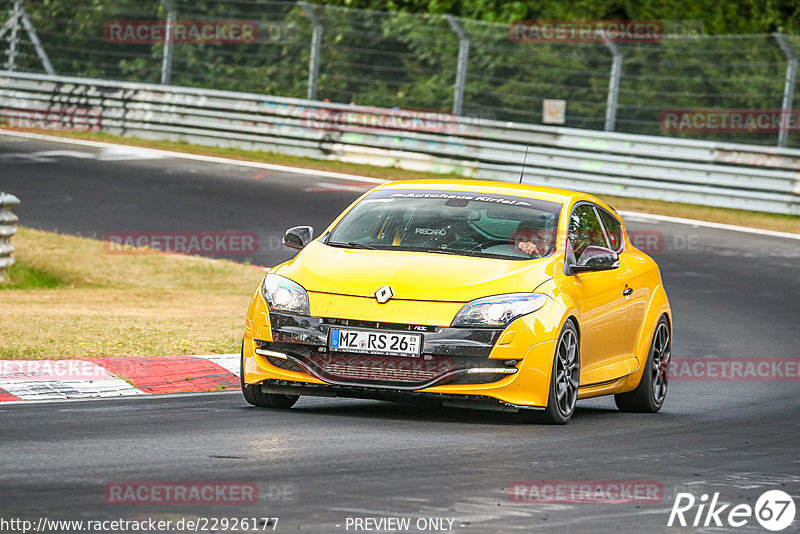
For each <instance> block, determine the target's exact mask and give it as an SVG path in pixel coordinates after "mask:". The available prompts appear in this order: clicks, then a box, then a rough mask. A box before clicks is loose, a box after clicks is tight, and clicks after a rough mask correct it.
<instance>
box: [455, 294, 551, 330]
mask: <svg viewBox="0 0 800 534" xmlns="http://www.w3.org/2000/svg"><path fill="white" fill-rule="evenodd" d="M546 302H547V297H546V296H545V295H542V294H540V293H508V294H505V295H494V296H492V297H484V298H480V299H476V300H473V301H472V302H468V303H467V304H465V305H464V307H463V308H461V309H460V310H459V312H458V313H457V314H456V318H455V319H453V326H506V325H507V324H508V323H510V322H511V321H513V320H514V319H516V318H517V317H522V316H523V315H527V314H529V313H533V312H535V311H536V310H538V309H539V308H541V307H542V306H544V305H545V303H546Z"/></svg>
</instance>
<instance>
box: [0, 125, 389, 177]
mask: <svg viewBox="0 0 800 534" xmlns="http://www.w3.org/2000/svg"><path fill="white" fill-rule="evenodd" d="M0 135H8V136H11V137H23V138H25V139H38V140H41V141H52V142H55V143H69V144H72V145H80V146H88V147H93V148H117V149H118V148H119V147H127V148H132V149H137V148H138V149H139V150H141V151H143V152H147V153H150V154H153V155H159V156H163V157H169V158H180V159H189V160H194V161H204V162H207V163H222V164H225V165H238V166H240V167H252V168H255V169H267V170H271V171H280V172H292V173H296V174H313V175H314V176H324V177H326V178H336V179H338V180H349V181H353V182H369V183H373V184H385V183H386V182H388V181H389V180H383V179H381V178H371V177H369V176H356V175H354V174H344V173H340V172H330V171H320V170H316V169H304V168H302V167H291V166H288V165H274V164H272V163H261V162H258V161H245V160H240V159H231V158H223V157H218V156H202V155H200V154H187V153H185V152H172V151H169V150H161V149H158V148H144V147H137V146H136V145H124V144H116V143H106V142H103V141H89V140H87V139H71V138H69V137H58V136H55V135H44V134H36V133H29V132H15V131H10V130H3V129H0ZM210 148H213V147H210Z"/></svg>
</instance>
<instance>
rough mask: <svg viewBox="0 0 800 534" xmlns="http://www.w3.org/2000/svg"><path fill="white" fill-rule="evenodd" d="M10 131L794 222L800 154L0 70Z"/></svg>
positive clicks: (799, 205) (798, 210)
mask: <svg viewBox="0 0 800 534" xmlns="http://www.w3.org/2000/svg"><path fill="white" fill-rule="evenodd" d="M0 117H1V118H2V119H3V120H4V122H5V123H6V124H7V125H8V126H10V127H22V128H26V127H28V128H64V129H78V130H102V131H104V132H108V133H113V134H122V135H128V136H137V137H142V138H151V139H171V140H184V141H188V142H190V143H197V144H203V145H214V146H222V147H236V148H243V149H253V150H265V151H271V152H279V153H282V154H292V155H299V156H309V157H313V158H321V159H335V160H339V161H348V162H354V163H369V164H373V165H384V166H395V167H400V168H405V169H414V170H422V171H430V172H450V173H456V174H460V175H463V176H469V177H475V178H486V179H492V180H505V181H516V180H517V179H518V178H519V173H520V169H521V166H522V161H523V156H524V154H525V150H526V145H529V148H528V158H527V165H526V169H525V182H526V183H535V184H540V185H552V186H557V187H568V188H573V189H581V190H586V191H592V192H595V193H598V194H608V195H617V196H627V197H637V198H649V199H659V200H666V201H675V202H687V203H693V204H701V205H708V206H722V207H733V208H739V209H749V210H756V211H765V212H774V213H788V214H794V215H800V172H798V171H800V150H794V149H779V148H767V147H762V146H754V145H744V144H726V143H715V142H706V141H692V140H684V139H672V138H667V137H654V136H637V135H628V134H614V133H606V132H597V131H591V130H578V129H569V128H556V127H548V126H537V125H530V124H520V123H513V122H498V121H489V120H482V119H472V118H468V117H455V116H453V115H450V114H449V113H447V112H435V111H414V110H395V109H384V108H371V107H364V106H348V105H342V104H332V103H328V102H319V101H312V100H299V99H290V98H279V97H272V96H265V95H257V94H251V93H236V92H227V91H212V90H206V89H194V88H185V87H170V86H163V85H151V84H134V83H124V82H114V81H107V80H93V79H84V78H67V77H54V76H46V75H37V74H20V73H12V72H8V71H0Z"/></svg>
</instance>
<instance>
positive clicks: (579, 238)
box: [567, 204, 608, 263]
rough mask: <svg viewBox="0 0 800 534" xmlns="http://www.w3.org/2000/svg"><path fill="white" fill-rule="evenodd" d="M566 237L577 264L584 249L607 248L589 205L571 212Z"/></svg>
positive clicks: (600, 227) (598, 223) (578, 207)
mask: <svg viewBox="0 0 800 534" xmlns="http://www.w3.org/2000/svg"><path fill="white" fill-rule="evenodd" d="M567 237H568V238H569V242H570V245H572V251H573V253H574V254H575V261H577V262H578V263H580V261H581V254H583V251H584V250H586V247H608V243H607V242H606V237H605V233H604V232H603V227H602V226H601V225H600V220H599V219H598V218H597V215H596V214H595V211H594V208H593V207H592V206H591V205H590V204H581V205H579V206H577V207H576V208H575V209H573V210H572V215H571V216H570V218H569V228H568V230H567Z"/></svg>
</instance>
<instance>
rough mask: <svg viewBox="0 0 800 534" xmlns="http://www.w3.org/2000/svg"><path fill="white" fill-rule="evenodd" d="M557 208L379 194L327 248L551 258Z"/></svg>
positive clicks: (345, 221)
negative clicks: (549, 256)
mask: <svg viewBox="0 0 800 534" xmlns="http://www.w3.org/2000/svg"><path fill="white" fill-rule="evenodd" d="M560 212H561V204H559V203H557V202H548V201H544V200H536V199H530V198H524V197H515V196H507V195H494V194H479V193H465V192H458V191H425V190H418V191H413V190H408V191H398V190H379V191H375V192H373V193H371V194H370V195H368V196H367V197H366V198H365V199H364V200H362V201H361V202H359V203H358V205H356V206H355V207H354V208H353V209H352V210H350V212H348V213H347V215H345V216H344V217H343V218H342V220H341V221H339V224H337V225H336V227H335V228H334V229H333V230H332V231H331V233H330V235H329V236H328V237H327V239H326V240H325V243H326V244H328V245H330V246H338V247H347V248H374V249H380V250H411V251H423V252H431V253H438V254H457V255H463V256H479V257H486V258H500V259H513V260H529V259H533V258H541V257H544V256H547V255H549V254H552V253H553V251H554V250H555V237H556V228H557V227H558V217H559V214H560Z"/></svg>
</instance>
